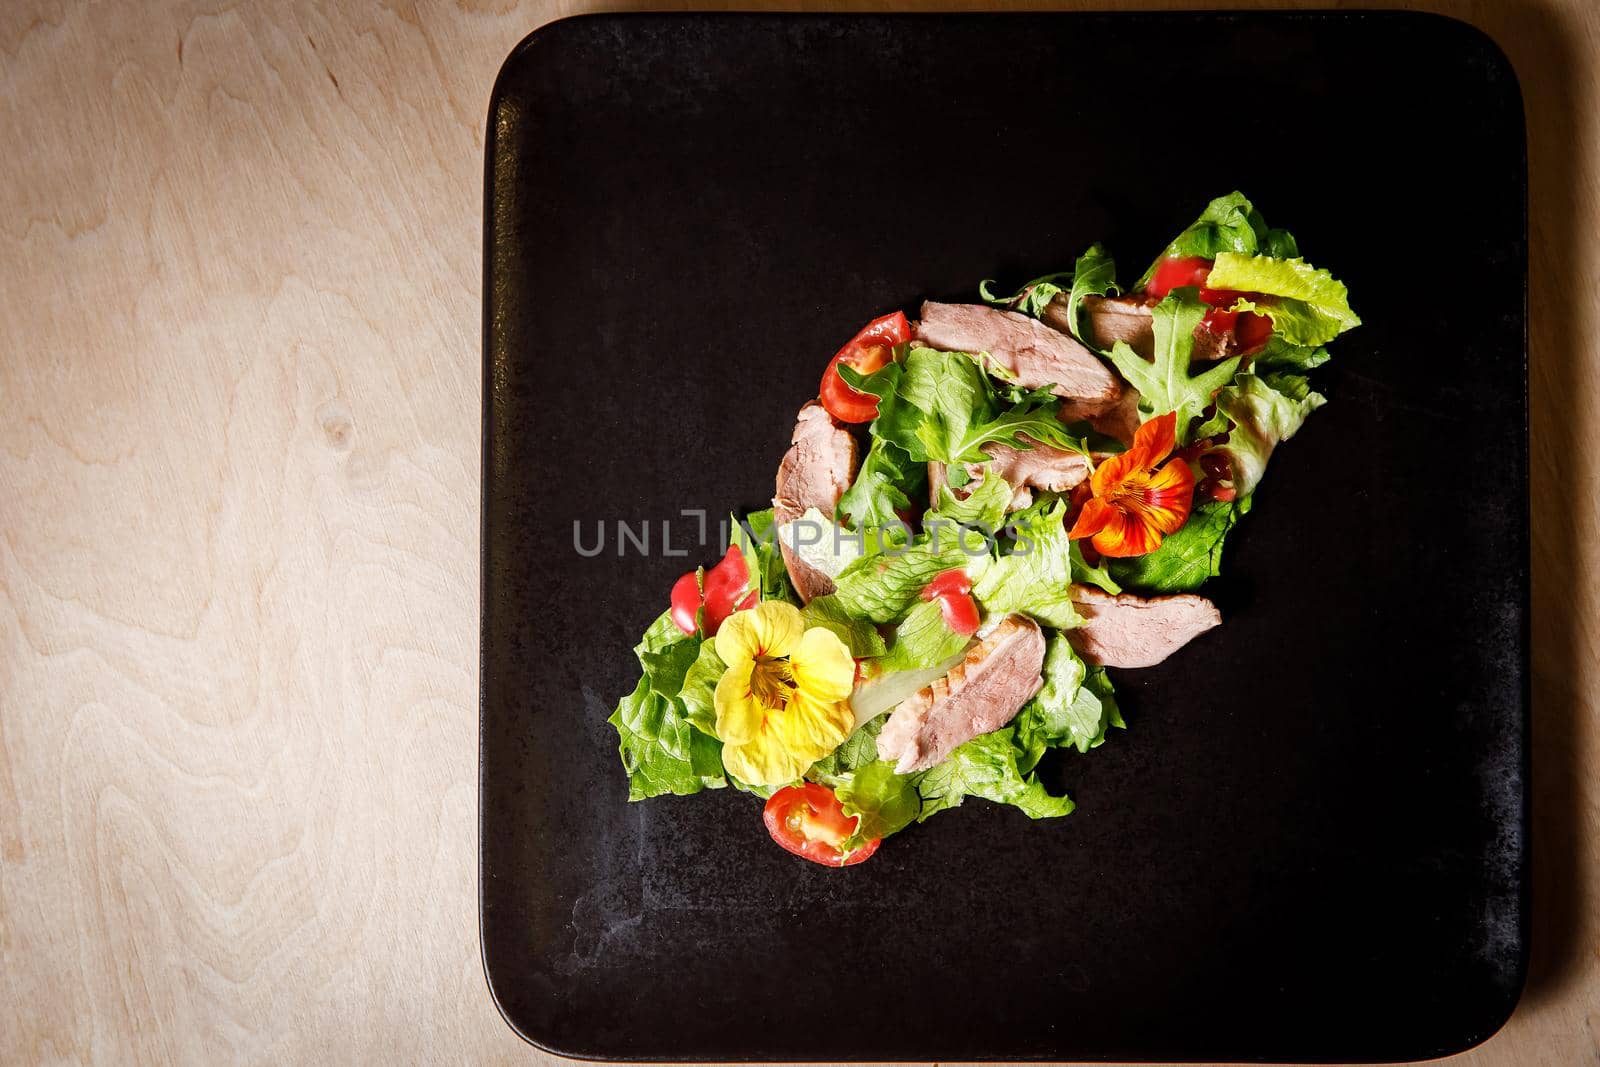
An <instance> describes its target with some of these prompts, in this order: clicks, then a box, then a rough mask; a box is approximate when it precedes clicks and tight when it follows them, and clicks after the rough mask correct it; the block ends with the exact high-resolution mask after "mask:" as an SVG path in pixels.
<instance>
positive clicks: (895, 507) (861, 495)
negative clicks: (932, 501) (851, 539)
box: [834, 436, 928, 545]
mask: <svg viewBox="0 0 1600 1067" xmlns="http://www.w3.org/2000/svg"><path fill="white" fill-rule="evenodd" d="M927 483H928V465H927V463H926V462H922V463H918V462H916V461H914V460H913V459H912V458H911V455H910V453H908V452H907V451H906V450H905V449H903V448H901V447H900V446H899V445H897V444H895V443H894V442H893V441H890V440H889V439H888V438H885V437H877V436H874V437H873V438H872V447H870V448H868V449H867V455H866V457H865V458H864V459H863V460H862V461H861V470H860V471H859V472H858V473H857V474H856V480H855V481H854V482H853V483H852V484H851V486H850V488H849V489H846V490H845V492H844V495H843V496H841V497H840V498H839V506H838V508H836V509H835V512H834V514H835V515H836V516H837V517H838V518H839V520H840V521H841V522H842V521H844V520H845V519H846V518H848V520H849V525H850V527H851V528H852V529H856V530H878V531H880V534H881V535H882V536H883V537H884V538H885V539H886V540H890V541H892V542H893V543H903V542H904V541H905V539H906V532H905V531H904V530H903V529H902V527H901V526H900V525H899V524H900V521H901V520H900V515H899V512H901V511H906V512H909V511H910V510H911V499H912V496H913V495H916V496H921V495H922V494H923V492H924V490H925V489H926V488H927ZM877 540H878V539H877V538H872V539H869V541H868V544H869V545H870V544H873V543H874V542H875V541H877Z"/></svg>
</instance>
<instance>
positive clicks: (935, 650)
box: [883, 600, 972, 671]
mask: <svg viewBox="0 0 1600 1067" xmlns="http://www.w3.org/2000/svg"><path fill="white" fill-rule="evenodd" d="M971 640H972V639H971V638H969V637H964V636H962V635H961V634H958V633H956V632H955V631H954V630H952V629H950V627H949V625H948V624H946V623H945V621H944V613H943V611H941V610H940V608H939V604H938V602H937V601H933V600H923V601H919V602H918V603H917V605H916V606H915V607H913V608H912V609H911V611H910V612H908V613H907V614H906V618H905V621H904V622H902V623H901V624H900V626H899V628H898V629H896V630H895V633H894V642H893V643H892V644H891V645H890V646H889V654H888V655H886V656H884V657H883V669H884V670H885V671H916V670H921V669H923V668H924V667H932V666H933V665H935V664H937V663H943V662H944V661H945V660H947V659H949V658H950V657H951V656H954V655H955V654H956V653H958V652H960V651H961V650H962V649H964V648H966V647H967V645H968V644H970V643H971Z"/></svg>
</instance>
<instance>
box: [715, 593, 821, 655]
mask: <svg viewBox="0 0 1600 1067" xmlns="http://www.w3.org/2000/svg"><path fill="white" fill-rule="evenodd" d="M803 632H805V623H804V622H803V621H802V620H801V618H800V609H799V608H797V607H795V606H794V605H793V604H786V603H784V602H783V601H781V600H763V601H762V602H761V603H759V604H757V605H756V606H755V607H753V608H751V609H750V610H749V611H736V612H734V613H733V614H732V615H729V616H728V618H727V621H726V622H724V623H723V624H722V626H721V628H720V629H718V630H717V638H716V640H717V655H719V656H721V657H722V662H724V663H726V664H727V665H728V666H730V667H732V666H733V665H735V664H737V663H741V662H745V661H749V660H753V659H755V658H756V657H758V656H787V655H788V654H789V653H790V651H791V650H792V649H793V648H794V646H795V644H796V643H797V642H798V641H799V640H800V635H801V634H802V633H803Z"/></svg>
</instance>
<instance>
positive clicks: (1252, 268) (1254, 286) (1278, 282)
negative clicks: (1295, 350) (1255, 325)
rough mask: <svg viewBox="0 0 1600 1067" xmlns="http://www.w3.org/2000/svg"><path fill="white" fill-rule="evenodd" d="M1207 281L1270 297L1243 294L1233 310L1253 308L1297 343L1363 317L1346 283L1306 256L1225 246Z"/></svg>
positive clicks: (1323, 337) (1322, 337)
mask: <svg viewBox="0 0 1600 1067" xmlns="http://www.w3.org/2000/svg"><path fill="white" fill-rule="evenodd" d="M1206 285H1207V286H1208V287H1210V288H1212V289H1237V290H1240V291H1243V292H1253V293H1261V294H1263V296H1265V297H1268V298H1270V299H1262V300H1254V299H1250V298H1247V297H1241V298H1240V299H1239V300H1237V301H1235V303H1234V305H1233V309H1232V310H1235V311H1255V312H1259V313H1260V314H1263V315H1267V316H1269V317H1271V319H1272V327H1273V330H1274V332H1276V333H1277V334H1279V335H1280V336H1282V337H1283V339H1284V340H1285V341H1287V342H1288V343H1290V344H1293V345H1305V346H1314V345H1323V344H1327V343H1328V342H1329V341H1331V340H1333V339H1334V338H1335V337H1337V336H1339V335H1340V334H1341V333H1343V332H1344V331H1346V330H1348V329H1350V328H1351V327H1353V326H1359V325H1361V319H1360V317H1359V316H1357V315H1356V313H1355V312H1354V311H1351V310H1350V294H1349V292H1348V291H1347V290H1346V289H1345V286H1344V283H1343V282H1341V281H1339V280H1337V279H1336V278H1334V276H1333V275H1332V274H1329V273H1328V272H1327V271H1326V270H1323V269H1321V268H1319V267H1313V266H1312V265H1311V264H1309V263H1307V262H1306V261H1305V260H1303V259H1274V258H1272V257H1270V256H1249V255H1238V254H1235V253H1231V252H1223V253H1221V254H1219V255H1218V256H1217V259H1216V262H1215V263H1214V264H1212V267H1211V275H1210V277H1209V278H1208V279H1207V280H1206Z"/></svg>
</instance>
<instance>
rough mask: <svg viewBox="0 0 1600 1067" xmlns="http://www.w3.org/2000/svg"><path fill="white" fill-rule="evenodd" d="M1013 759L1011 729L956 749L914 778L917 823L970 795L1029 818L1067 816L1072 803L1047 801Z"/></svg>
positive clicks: (1061, 799)
mask: <svg viewBox="0 0 1600 1067" xmlns="http://www.w3.org/2000/svg"><path fill="white" fill-rule="evenodd" d="M1017 758H1018V752H1017V748H1016V746H1015V744H1013V730H1012V728H1011V727H1009V726H1006V727H1002V728H1001V729H999V730H996V731H994V732H993V733H987V734H983V735H981V736H979V737H974V738H973V739H972V740H971V741H968V742H967V743H965V744H963V745H961V746H959V747H958V748H957V749H956V750H955V751H954V752H952V753H950V755H949V757H948V758H947V759H946V760H945V761H944V762H943V763H941V764H939V765H938V766H937V767H933V768H930V769H929V770H927V771H924V772H923V773H922V775H921V777H919V778H918V779H917V792H918V793H920V794H921V795H922V812H921V814H919V815H918V816H917V821H918V822H922V821H924V820H925V819H927V818H928V817H930V816H932V815H936V814H938V813H939V812H941V811H944V810H945V809H946V808H954V807H958V806H960V804H961V802H962V801H963V800H965V799H966V798H967V797H969V796H974V797H982V798H984V799H985V800H992V801H994V802H995V803H996V804H1010V805H1012V806H1013V807H1017V808H1020V809H1022V811H1023V813H1024V814H1026V815H1027V816H1028V817H1029V818H1030V819H1050V818H1055V817H1058V816H1061V815H1067V814H1070V813H1071V811H1072V808H1073V803H1072V798H1070V797H1066V796H1059V797H1057V796H1051V795H1050V792H1049V791H1048V790H1047V789H1045V787H1044V784H1043V783H1042V782H1040V781H1039V779H1038V777H1037V776H1036V775H1032V774H1025V773H1024V772H1023V771H1022V769H1021V767H1020V766H1019V765H1018V762H1017Z"/></svg>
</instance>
